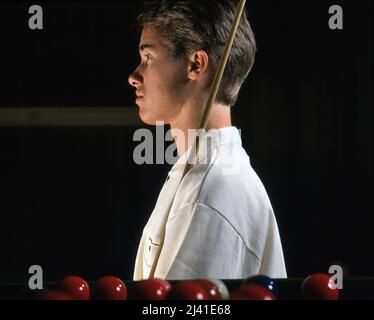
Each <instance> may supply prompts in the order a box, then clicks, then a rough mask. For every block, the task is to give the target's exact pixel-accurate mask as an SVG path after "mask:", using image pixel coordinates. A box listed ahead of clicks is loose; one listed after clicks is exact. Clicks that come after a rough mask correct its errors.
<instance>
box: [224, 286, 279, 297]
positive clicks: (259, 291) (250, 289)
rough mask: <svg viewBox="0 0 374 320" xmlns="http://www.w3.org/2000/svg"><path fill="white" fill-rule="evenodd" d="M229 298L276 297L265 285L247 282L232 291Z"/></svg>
mask: <svg viewBox="0 0 374 320" xmlns="http://www.w3.org/2000/svg"><path fill="white" fill-rule="evenodd" d="M230 300H276V297H275V295H274V294H273V293H272V292H271V291H270V290H268V289H266V288H265V287H263V286H261V285H258V284H253V283H248V284H244V285H243V286H241V287H240V288H239V289H238V290H236V291H235V292H233V294H232V295H231V297H230Z"/></svg>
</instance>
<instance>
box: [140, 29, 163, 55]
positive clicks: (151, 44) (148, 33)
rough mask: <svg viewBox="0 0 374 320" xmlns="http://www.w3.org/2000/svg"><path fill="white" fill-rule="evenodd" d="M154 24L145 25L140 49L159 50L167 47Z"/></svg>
mask: <svg viewBox="0 0 374 320" xmlns="http://www.w3.org/2000/svg"><path fill="white" fill-rule="evenodd" d="M162 40H163V39H162V38H161V36H160V34H159V33H158V32H157V29H156V27H154V26H144V28H143V31H142V34H141V37H140V44H139V51H142V50H144V49H151V50H157V49H159V48H160V47H165V44H164V41H162Z"/></svg>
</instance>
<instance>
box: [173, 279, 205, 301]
mask: <svg viewBox="0 0 374 320" xmlns="http://www.w3.org/2000/svg"><path fill="white" fill-rule="evenodd" d="M167 299H168V300H209V296H208V294H207V293H206V291H205V290H204V288H203V287H202V286H201V285H200V284H199V283H196V282H194V281H183V282H179V283H177V284H176V285H174V286H173V288H172V289H171V290H170V291H169V294H168V295H167Z"/></svg>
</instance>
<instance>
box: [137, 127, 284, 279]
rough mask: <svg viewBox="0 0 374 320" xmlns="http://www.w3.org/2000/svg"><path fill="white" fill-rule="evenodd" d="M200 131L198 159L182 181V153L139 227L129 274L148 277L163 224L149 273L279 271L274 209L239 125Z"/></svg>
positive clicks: (279, 274)
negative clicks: (243, 143) (162, 238)
mask: <svg viewBox="0 0 374 320" xmlns="http://www.w3.org/2000/svg"><path fill="white" fill-rule="evenodd" d="M204 138H205V139H203V140H202V142H201V143H200V148H201V150H203V152H201V153H200V154H199V155H200V156H199V162H198V164H195V165H194V166H193V167H192V168H191V169H190V171H189V172H188V173H187V175H186V176H185V177H184V178H183V181H182V182H181V183H180V180H181V177H182V173H183V169H184V164H185V162H186V155H187V153H186V154H185V155H184V156H182V157H181V158H180V159H178V161H177V162H176V164H175V165H174V166H173V167H172V169H171V171H170V172H169V175H168V178H167V180H166V182H165V184H164V186H163V188H162V190H161V192H160V195H159V197H158V200H157V203H156V206H155V208H154V211H153V212H152V215H151V217H150V218H149V221H148V223H147V225H146V226H145V228H144V230H143V235H142V238H141V240H140V245H139V248H138V253H137V257H136V262H135V271H134V280H140V279H146V278H148V277H149V273H150V271H151V268H152V265H153V263H154V261H155V257H156V254H157V250H158V249H159V244H160V241H161V237H162V233H163V229H164V228H165V224H166V233H165V239H164V244H163V246H162V250H161V254H160V257H159V259H158V263H157V266H156V268H155V274H154V276H155V277H159V278H166V279H194V278H195V279H196V278H204V277H210V278H217V279H235V278H246V277H249V276H251V275H255V274H264V275H267V276H269V277H273V278H285V277H286V276H287V274H286V268H285V263H284V258H283V251H282V245H281V241H280V237H279V232H278V226H277V222H276V219H275V217H274V213H273V209H272V206H271V203H270V200H269V198H268V195H267V193H266V190H265V188H264V186H263V184H262V182H261V180H260V179H259V177H258V176H257V174H256V173H255V171H254V170H253V168H252V167H251V165H250V160H249V157H248V155H247V153H246V152H245V150H244V149H243V147H242V143H241V138H240V135H239V132H238V130H237V129H236V128H235V127H225V128H221V129H212V130H210V131H208V133H207V134H206V135H205V136H204ZM204 150H206V152H204Z"/></svg>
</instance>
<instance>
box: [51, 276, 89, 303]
mask: <svg viewBox="0 0 374 320" xmlns="http://www.w3.org/2000/svg"><path fill="white" fill-rule="evenodd" d="M58 289H61V290H62V291H65V292H67V293H68V294H69V295H70V296H71V297H72V298H73V299H74V300H88V299H89V298H90V288H89V286H88V284H87V282H86V281H84V280H83V279H82V278H80V277H77V276H66V277H64V278H62V279H61V281H60V282H59V285H58Z"/></svg>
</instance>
